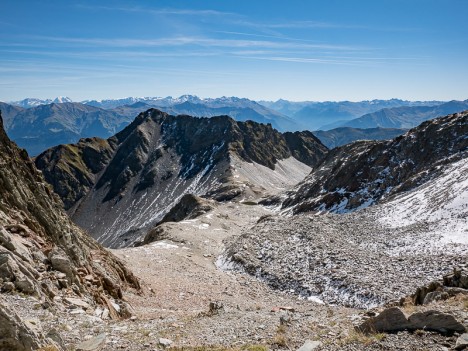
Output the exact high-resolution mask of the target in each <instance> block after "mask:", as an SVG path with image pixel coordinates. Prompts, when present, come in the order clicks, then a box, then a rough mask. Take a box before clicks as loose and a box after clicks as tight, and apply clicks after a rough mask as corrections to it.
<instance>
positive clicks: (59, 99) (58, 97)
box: [53, 96, 73, 104]
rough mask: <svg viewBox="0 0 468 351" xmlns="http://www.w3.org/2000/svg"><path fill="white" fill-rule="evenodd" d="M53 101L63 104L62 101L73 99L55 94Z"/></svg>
mask: <svg viewBox="0 0 468 351" xmlns="http://www.w3.org/2000/svg"><path fill="white" fill-rule="evenodd" d="M53 102H54V103H56V104H63V103H64V102H73V101H72V99H70V98H69V97H67V96H57V97H56V98H55V99H54V101H53Z"/></svg>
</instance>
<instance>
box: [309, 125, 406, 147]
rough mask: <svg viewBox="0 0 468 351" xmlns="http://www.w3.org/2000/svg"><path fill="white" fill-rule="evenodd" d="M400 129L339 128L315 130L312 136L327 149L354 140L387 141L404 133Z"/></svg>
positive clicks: (403, 130)
mask: <svg viewBox="0 0 468 351" xmlns="http://www.w3.org/2000/svg"><path fill="white" fill-rule="evenodd" d="M406 131H407V129H401V128H380V127H378V128H368V129H359V128H351V127H340V128H335V129H330V130H326V131H325V130H316V131H314V135H315V136H316V137H317V138H319V139H320V141H321V142H322V143H323V144H324V145H325V146H326V147H328V148H329V149H333V148H334V147H338V146H342V145H346V144H349V143H351V142H353V141H356V140H387V139H393V138H395V137H397V136H399V135H401V134H404V133H406Z"/></svg>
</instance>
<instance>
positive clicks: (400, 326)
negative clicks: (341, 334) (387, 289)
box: [356, 307, 465, 334]
mask: <svg viewBox="0 0 468 351" xmlns="http://www.w3.org/2000/svg"><path fill="white" fill-rule="evenodd" d="M356 329H357V330H358V331H360V332H362V333H366V334H370V333H376V332H386V333H394V332H398V331H403V330H409V331H414V330H428V331H435V332H438V333H442V334H453V333H454V332H459V333H460V332H464V331H465V327H464V326H463V325H462V324H461V323H460V322H458V321H457V320H456V319H455V317H454V316H452V315H451V314H447V313H443V312H439V311H435V310H431V311H424V312H415V313H413V314H412V315H411V316H409V317H407V316H406V315H405V314H404V313H403V311H402V310H400V309H399V308H398V307H391V308H387V309H386V310H384V311H383V312H381V313H380V314H378V315H377V316H375V317H371V318H369V319H368V320H366V321H364V322H363V323H362V324H361V325H359V326H357V327H356Z"/></svg>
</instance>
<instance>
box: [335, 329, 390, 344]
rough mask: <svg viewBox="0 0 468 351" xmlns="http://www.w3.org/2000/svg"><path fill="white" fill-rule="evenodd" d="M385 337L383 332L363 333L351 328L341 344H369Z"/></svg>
mask: <svg viewBox="0 0 468 351" xmlns="http://www.w3.org/2000/svg"><path fill="white" fill-rule="evenodd" d="M386 337H387V335H386V334H385V333H375V334H364V333H361V332H358V331H356V330H352V331H351V332H350V333H349V335H348V336H347V337H346V338H344V339H342V340H341V342H340V344H341V345H348V344H361V345H370V344H373V343H375V342H380V341H382V340H384V339H385V338H386Z"/></svg>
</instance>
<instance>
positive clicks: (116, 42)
mask: <svg viewBox="0 0 468 351" xmlns="http://www.w3.org/2000/svg"><path fill="white" fill-rule="evenodd" d="M34 38H35V39H38V40H46V41H49V42H55V43H61V44H64V45H83V46H99V47H121V48H122V47H164V46H167V47H170V46H173V47H177V46H188V45H194V46H202V47H230V48H271V49H288V48H290V49H310V50H312V49H326V50H346V51H359V50H366V49H368V48H365V47H359V46H349V45H335V44H325V43H324V44H319V43H317V44H313V43H304V42H294V41H272V40H240V39H219V38H206V37H190V36H179V37H170V38H155V39H133V38H108V39H107V38H76V37H74V38H70V37H45V36H37V37H34ZM34 38H32V39H34Z"/></svg>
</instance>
